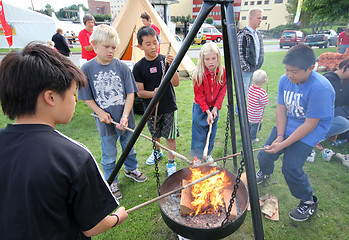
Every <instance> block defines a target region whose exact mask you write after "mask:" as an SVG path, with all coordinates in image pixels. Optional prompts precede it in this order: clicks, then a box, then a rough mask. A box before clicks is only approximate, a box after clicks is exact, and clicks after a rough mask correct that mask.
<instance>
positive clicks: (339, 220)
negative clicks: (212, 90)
mask: <svg viewBox="0 0 349 240" xmlns="http://www.w3.org/2000/svg"><path fill="white" fill-rule="evenodd" d="M314 50H315V52H316V54H317V56H319V54H320V53H322V52H326V51H331V50H332V51H335V48H331V49H317V48H315V49H314ZM285 53H286V52H276V53H265V62H264V64H263V69H264V70H265V71H266V72H267V73H268V75H269V84H268V95H269V99H270V103H269V104H268V105H267V106H266V108H265V114H264V122H263V128H262V130H261V132H260V133H259V134H258V138H259V139H260V143H256V144H254V145H253V148H259V147H261V146H262V145H263V143H264V142H265V140H266V139H267V137H268V136H269V133H270V130H271V129H272V127H273V126H274V124H275V109H276V96H277V85H278V80H279V78H280V76H281V75H282V74H283V73H284V66H283V65H282V64H281V61H282V59H283V56H284V55H285ZM176 95H177V104H178V107H179V114H178V118H179V130H180V137H179V138H178V139H177V151H178V152H179V153H181V154H182V155H185V156H187V157H189V156H190V155H189V152H190V141H191V117H192V116H191V110H192V102H193V87H192V82H191V81H190V79H184V78H183V79H181V83H180V85H179V86H178V87H177V88H176ZM234 101H235V100H234ZM226 103H227V100H226V99H225V104H223V107H222V110H221V112H220V120H219V123H218V131H217V136H216V141H215V148H214V150H213V152H212V155H213V157H214V158H219V157H222V156H223V149H224V134H225V124H226V116H227V106H226ZM90 113H91V110H90V109H89V108H88V107H87V106H86V105H85V104H84V103H83V102H81V101H79V102H78V103H77V106H76V111H75V114H74V117H73V119H72V121H71V123H70V124H67V125H57V129H58V130H59V131H61V132H62V133H64V134H66V135H68V136H69V137H72V138H74V139H76V140H78V141H80V142H82V143H83V144H85V145H86V146H87V147H88V148H89V149H90V150H91V152H92V154H93V155H94V156H95V158H96V160H97V162H98V163H100V161H101V151H100V139H99V136H98V133H97V129H96V126H95V123H94V119H93V118H92V117H91V116H90ZM0 114H1V115H0V116H1V117H0V128H4V127H5V126H6V124H7V123H8V122H11V121H9V120H8V119H7V118H6V117H4V116H3V115H2V113H0ZM140 118H141V116H139V115H136V121H137V122H138V121H139V120H140ZM236 122H237V123H236V136H237V139H236V141H237V149H238V152H240V151H241V149H242V146H241V137H240V127H239V125H238V121H236ZM143 134H145V135H148V136H149V132H148V129H147V128H144V130H143ZM323 146H324V147H328V148H331V149H332V150H333V151H334V152H340V153H345V154H348V153H349V146H348V144H344V145H342V146H339V147H334V146H331V145H330V143H329V142H327V141H325V142H323ZM118 149H120V146H118ZM135 149H136V150H137V152H138V155H137V157H138V161H139V168H140V169H141V170H142V171H143V172H144V173H145V174H146V175H147V177H148V180H147V181H146V182H145V183H136V182H134V181H133V180H131V179H130V178H126V177H125V176H124V170H123V169H121V171H120V174H119V175H120V176H119V181H120V189H121V191H122V194H123V198H122V199H121V200H120V204H121V205H122V206H125V207H126V209H129V208H131V207H134V206H136V205H139V204H141V203H143V202H146V201H148V200H150V199H152V198H155V197H156V196H157V189H156V188H157V187H156V176H155V169H154V166H147V165H146V164H145V160H146V158H147V157H148V156H149V154H150V153H151V151H152V143H151V142H149V141H148V140H145V139H143V138H141V137H140V138H139V139H138V140H137V142H136V144H135ZM228 149H231V147H228ZM165 156H166V154H165ZM254 156H255V157H256V154H254ZM166 159H167V158H163V159H162V160H161V161H160V162H159V170H160V171H159V172H160V181H161V182H162V181H164V180H165V179H166V177H167V174H166V169H165V164H166V162H167V160H166ZM281 160H282V159H279V160H278V161H277V162H276V167H275V172H274V174H273V175H272V176H271V177H270V179H269V180H268V181H266V182H265V183H263V184H261V185H259V186H258V192H259V195H260V196H262V195H264V194H266V193H270V194H272V195H274V196H275V197H277V198H278V200H279V214H280V220H279V221H278V222H274V221H270V220H268V219H266V218H264V217H262V219H263V228H264V235H265V239H289V240H291V239H347V237H348V235H349V225H348V222H349V214H348V212H349V206H348V202H349V190H348V189H349V188H348V185H349V178H348V173H349V169H348V168H346V167H344V166H343V165H342V164H341V163H340V161H339V160H337V159H335V158H333V160H332V161H331V162H325V161H324V160H322V158H321V155H320V152H319V151H318V150H316V159H315V162H314V163H308V162H307V163H306V164H305V166H304V169H305V172H306V173H307V174H308V176H309V178H310V181H311V183H312V187H313V189H314V194H315V195H317V197H318V198H319V208H318V210H317V212H316V214H315V215H314V216H312V217H311V218H310V219H309V220H308V221H307V222H301V223H298V222H294V221H293V220H291V219H290V218H289V216H288V213H289V211H291V210H292V209H293V208H294V207H296V206H297V205H298V203H299V201H298V200H297V199H295V198H294V197H293V196H292V195H291V193H290V191H289V189H288V187H287V184H286V182H285V180H284V178H283V175H282V172H281ZM238 161H240V159H238ZM177 164H178V166H177V169H182V168H186V167H188V166H187V164H186V163H185V162H184V161H182V160H180V159H177ZM255 165H256V167H257V168H258V162H257V159H256V158H255ZM232 166H233V163H232V160H228V161H227V168H228V170H230V171H233V167H232ZM345 186H346V187H345ZM345 189H347V190H345ZM93 239H94V240H97V239H98V240H99V239H101V240H102V239H103V240H112V239H123V240H126V239H130V240H134V239H141V240H143V239H144V240H148V239H149V240H152V239H161V240H175V239H178V238H177V235H176V234H175V233H174V232H172V231H171V230H170V229H169V228H168V227H167V225H166V224H165V223H164V221H163V220H162V218H161V214H160V209H159V206H158V204H157V203H153V204H151V205H148V206H146V207H143V208H141V209H139V210H136V211H134V212H132V213H130V214H129V218H128V219H127V220H126V222H125V223H123V224H122V225H121V226H119V227H116V228H114V229H112V230H110V231H108V232H106V233H104V234H101V235H99V236H97V237H94V238H93ZM225 239H254V231H253V225H252V218H251V213H250V212H248V213H247V217H246V219H245V221H244V223H243V224H242V226H241V227H240V228H239V229H238V230H237V231H236V232H235V233H233V234H232V235H230V236H229V237H227V238H225Z"/></svg>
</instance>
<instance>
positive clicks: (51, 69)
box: [0, 43, 128, 240]
mask: <svg viewBox="0 0 349 240" xmlns="http://www.w3.org/2000/svg"><path fill="white" fill-rule="evenodd" d="M84 85H86V78H85V76H84V74H83V73H82V72H81V71H80V70H79V69H78V68H77V67H76V66H75V65H74V64H73V63H72V62H71V61H70V60H68V59H66V58H65V57H64V56H63V55H61V54H59V53H57V52H56V51H55V50H53V49H51V48H49V47H46V46H44V45H42V44H39V43H30V44H28V45H27V46H26V47H25V48H24V49H23V50H22V51H21V52H19V51H12V52H10V53H9V54H7V55H6V56H5V57H4V59H3V60H2V62H1V65H0V102H1V106H2V110H3V112H4V113H5V114H6V115H7V116H8V117H9V118H10V119H11V120H14V119H16V120H15V123H14V124H8V125H7V127H6V128H5V129H2V130H0V156H1V160H0V196H1V197H0V213H1V214H0V239H7V240H8V239H30V240H31V239H33V240H37V239H90V237H91V236H94V235H97V234H99V233H102V232H104V231H106V230H108V229H109V228H111V227H113V226H115V225H117V224H120V223H122V222H123V221H125V219H126V218H127V216H128V215H127V213H126V212H125V208H124V207H120V208H119V209H118V210H117V211H116V213H113V214H112V216H109V213H110V212H112V211H113V210H114V209H115V208H116V207H118V204H119V203H118V201H117V200H116V199H115V198H114V196H113V195H112V193H111V191H110V188H109V187H108V184H107V182H106V181H105V180H104V179H103V177H102V175H101V171H100V170H99V168H98V164H97V163H96V162H95V160H94V158H93V156H92V155H91V153H90V151H89V150H88V149H87V148H86V147H85V146H83V145H82V144H80V143H78V142H75V141H74V140H72V139H70V138H68V137H66V136H64V135H63V134H61V133H60V132H58V131H56V130H55V129H54V128H55V125H56V124H67V123H69V122H70V120H71V118H72V116H73V113H74V110H75V105H76V101H75V96H76V89H77V87H81V86H84Z"/></svg>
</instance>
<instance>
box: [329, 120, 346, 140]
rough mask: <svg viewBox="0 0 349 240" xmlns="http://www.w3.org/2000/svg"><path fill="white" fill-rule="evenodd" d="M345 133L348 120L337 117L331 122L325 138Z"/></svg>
mask: <svg viewBox="0 0 349 240" xmlns="http://www.w3.org/2000/svg"><path fill="white" fill-rule="evenodd" d="M347 131H349V120H348V119H346V118H345V117H342V116H337V117H335V118H334V119H333V120H332V122H331V126H330V129H329V130H328V132H327V134H326V136H325V138H329V137H332V136H334V135H338V134H342V133H345V132H347Z"/></svg>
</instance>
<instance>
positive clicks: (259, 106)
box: [247, 84, 268, 123]
mask: <svg viewBox="0 0 349 240" xmlns="http://www.w3.org/2000/svg"><path fill="white" fill-rule="evenodd" d="M267 104H268V95H267V92H266V91H265V90H264V89H263V88H261V87H255V86H254V84H252V85H251V87H250V89H249V90H248V100H247V114H248V121H249V122H250V123H261V122H262V121H263V111H264V106H265V105H267Z"/></svg>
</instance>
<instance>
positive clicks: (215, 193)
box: [190, 168, 229, 216]
mask: <svg viewBox="0 0 349 240" xmlns="http://www.w3.org/2000/svg"><path fill="white" fill-rule="evenodd" d="M191 171H192V175H191V179H190V182H192V181H195V180H196V179H199V178H201V177H203V176H205V175H207V174H210V173H211V172H214V171H216V168H213V169H211V170H210V172H206V173H202V172H201V170H200V169H199V168H192V169H191ZM228 184H229V178H228V177H226V176H225V171H222V172H221V173H219V174H216V175H214V176H212V177H210V178H208V179H206V180H204V181H202V182H200V183H197V184H195V185H193V186H192V190H191V194H192V197H193V199H194V200H193V201H192V202H191V205H192V207H193V208H194V209H195V213H194V216H196V215H198V214H206V213H210V212H214V211H217V210H219V209H220V208H221V207H224V204H223V195H222V192H223V188H224V187H226V186H227V185H228Z"/></svg>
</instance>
